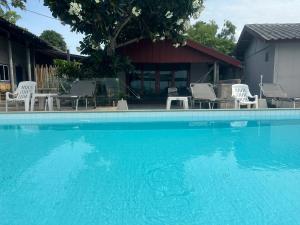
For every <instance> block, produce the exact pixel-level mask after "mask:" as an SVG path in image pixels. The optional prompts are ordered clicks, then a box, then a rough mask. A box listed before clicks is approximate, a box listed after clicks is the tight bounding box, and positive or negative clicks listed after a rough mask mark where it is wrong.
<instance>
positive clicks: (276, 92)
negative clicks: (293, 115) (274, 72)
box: [261, 83, 300, 108]
mask: <svg viewBox="0 0 300 225" xmlns="http://www.w3.org/2000/svg"><path fill="white" fill-rule="evenodd" d="M261 90H262V95H263V97H265V98H266V99H271V100H276V101H288V102H292V103H293V107H294V108H296V102H300V97H288V94H287V93H286V92H285V91H284V90H283V88H282V87H281V86H280V85H279V84H273V83H264V84H262V87H261Z"/></svg>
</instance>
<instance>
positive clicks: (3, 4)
mask: <svg viewBox="0 0 300 225" xmlns="http://www.w3.org/2000/svg"><path fill="white" fill-rule="evenodd" d="M25 3H26V0H11V1H8V0H0V8H1V9H3V8H6V9H10V7H11V6H12V7H14V8H20V9H25Z"/></svg>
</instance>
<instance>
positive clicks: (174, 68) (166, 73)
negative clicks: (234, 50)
mask: <svg viewBox="0 0 300 225" xmlns="http://www.w3.org/2000/svg"><path fill="white" fill-rule="evenodd" d="M118 51H119V52H120V53H121V54H123V55H126V56H128V57H129V59H130V60H131V62H132V63H133V64H134V66H135V71H134V72H133V73H130V74H121V75H120V80H121V83H123V84H126V85H123V91H124V92H126V89H125V87H129V89H130V90H133V91H134V92H135V93H137V94H138V95H140V96H142V98H143V100H144V101H145V100H147V99H149V100H157V101H165V99H166V96H167V94H168V87H177V88H178V90H179V94H182V95H187V94H188V93H186V92H187V88H188V87H189V85H190V83H192V82H212V83H215V84H217V83H218V82H219V80H224V79H234V78H240V74H241V63H240V61H239V60H236V59H234V58H232V57H230V56H228V55H225V54H223V53H221V52H218V51H217V50H215V49H212V48H208V47H205V46H203V45H201V44H199V43H196V42H194V41H191V40H189V41H187V43H186V45H185V46H182V47H178V48H176V47H174V46H173V45H172V43H171V42H170V41H168V40H164V41H157V42H155V43H154V42H152V41H151V40H146V39H144V40H141V41H139V42H135V43H132V44H130V45H127V46H124V47H122V48H120V49H118ZM121 86H122V85H121ZM127 91H128V90H127ZM129 94H130V93H129Z"/></svg>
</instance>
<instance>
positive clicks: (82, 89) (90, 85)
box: [57, 80, 96, 111]
mask: <svg viewBox="0 0 300 225" xmlns="http://www.w3.org/2000/svg"><path fill="white" fill-rule="evenodd" d="M95 92H96V81H91V80H82V81H75V82H74V83H73V84H72V87H71V89H70V92H69V93H68V94H63V95H58V96H57V99H58V100H59V99H71V100H72V101H74V102H75V109H76V111H77V110H78V102H79V100H80V99H85V105H86V109H87V106H88V98H92V99H93V101H94V104H95V108H96V93H95Z"/></svg>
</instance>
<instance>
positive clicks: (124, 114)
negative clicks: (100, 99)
mask: <svg viewBox="0 0 300 225" xmlns="http://www.w3.org/2000/svg"><path fill="white" fill-rule="evenodd" d="M298 119H299V120H300V109H255V110H253V109H251V110H247V109H243V110H232V109H231V110H230V109H227V110H224V109H218V110H172V111H166V110H152V111H149V110H135V111H112V112H107V111H105V112H104V111H103V112H101V111H100V112H80V111H79V112H34V113H32V112H30V113H24V112H12V113H0V125H23V124H70V123H71V124H77V123H121V122H175V121H182V122H184V121H190V122H193V121H253V120H298Z"/></svg>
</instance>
